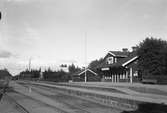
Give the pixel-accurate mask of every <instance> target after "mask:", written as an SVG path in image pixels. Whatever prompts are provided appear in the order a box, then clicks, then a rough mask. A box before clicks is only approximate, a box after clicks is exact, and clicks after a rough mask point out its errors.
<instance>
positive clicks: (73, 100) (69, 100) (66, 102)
mask: <svg viewBox="0 0 167 113" xmlns="http://www.w3.org/2000/svg"><path fill="white" fill-rule="evenodd" d="M29 85H30V84H22V86H24V87H26V88H28V87H29ZM31 88H32V92H36V93H38V94H40V95H43V96H45V97H47V98H50V99H52V100H54V101H56V102H57V103H61V104H62V105H63V106H66V107H67V108H68V109H70V111H72V112H68V110H64V109H63V108H60V107H55V106H54V108H55V109H57V111H58V113H118V112H119V113H120V111H121V110H118V109H115V108H111V107H107V106H103V105H101V104H98V103H94V102H91V101H88V100H83V99H80V98H77V97H73V96H69V95H65V94H62V93H61V92H59V91H56V90H55V89H54V88H50V87H44V86H36V85H32V84H31ZM43 91H44V92H45V93H44V92H43ZM47 92H48V93H47ZM49 92H52V93H53V94H52V95H50V94H49Z"/></svg>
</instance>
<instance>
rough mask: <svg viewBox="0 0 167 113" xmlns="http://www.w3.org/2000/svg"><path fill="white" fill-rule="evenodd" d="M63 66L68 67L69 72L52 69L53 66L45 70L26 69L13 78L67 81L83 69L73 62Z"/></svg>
mask: <svg viewBox="0 0 167 113" xmlns="http://www.w3.org/2000/svg"><path fill="white" fill-rule="evenodd" d="M61 67H63V68H64V67H66V68H68V72H65V71H64V70H62V69H61V70H57V71H55V70H52V69H51V68H48V69H46V70H45V71H44V72H42V71H41V68H39V69H31V70H28V69H26V70H25V71H22V72H20V74H18V75H16V76H15V77H13V79H25V80H48V81H55V82H67V81H69V80H71V78H72V74H73V73H75V72H78V71H81V68H79V67H78V66H75V65H74V64H71V65H69V66H68V67H67V65H63V64H62V65H61Z"/></svg>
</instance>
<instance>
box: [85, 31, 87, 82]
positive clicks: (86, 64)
mask: <svg viewBox="0 0 167 113" xmlns="http://www.w3.org/2000/svg"><path fill="white" fill-rule="evenodd" d="M86 70H87V33H86V32H85V83H86V82H87V75H86Z"/></svg>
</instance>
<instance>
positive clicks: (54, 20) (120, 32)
mask: <svg viewBox="0 0 167 113" xmlns="http://www.w3.org/2000/svg"><path fill="white" fill-rule="evenodd" d="M0 10H1V12H2V14H3V16H2V20H1V21H0V67H1V68H3V67H6V68H8V69H9V70H10V72H12V73H18V72H19V71H21V70H23V69H25V68H26V67H27V65H28V60H29V59H30V58H31V59H32V66H33V67H39V66H51V67H54V66H58V65H60V64H70V63H75V64H76V65H79V66H84V64H85V63H84V62H85V52H84V51H85V37H87V62H90V61H91V60H95V59H98V58H100V57H104V56H105V54H106V53H107V52H108V51H109V50H121V49H122V48H129V49H130V48H131V47H132V46H134V45H136V44H138V43H139V42H140V41H142V40H143V39H145V37H150V36H153V37H158V38H162V39H167V1H166V0H0Z"/></svg>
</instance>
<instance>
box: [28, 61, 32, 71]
mask: <svg viewBox="0 0 167 113" xmlns="http://www.w3.org/2000/svg"><path fill="white" fill-rule="evenodd" d="M28 70H29V71H30V70H31V58H30V59H29V64H28Z"/></svg>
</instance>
